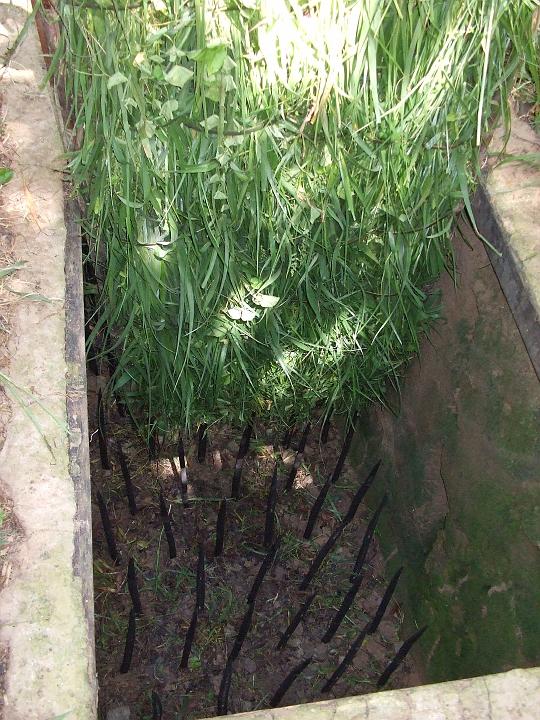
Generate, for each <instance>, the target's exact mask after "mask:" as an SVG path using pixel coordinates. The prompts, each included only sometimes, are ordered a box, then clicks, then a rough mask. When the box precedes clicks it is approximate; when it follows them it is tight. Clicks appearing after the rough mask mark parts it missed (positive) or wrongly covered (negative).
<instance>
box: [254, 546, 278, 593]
mask: <svg viewBox="0 0 540 720" xmlns="http://www.w3.org/2000/svg"><path fill="white" fill-rule="evenodd" d="M279 544H280V538H277V540H275V542H274V544H273V545H272V547H271V548H270V550H269V551H268V552H267V554H266V557H265V558H264V560H263V561H262V563H261V567H260V568H259V572H258V573H257V575H256V577H255V580H254V581H253V585H252V586H251V590H250V591H249V593H248V596H247V602H248V604H250V605H252V604H253V603H254V602H255V598H256V597H257V593H258V592H259V590H260V588H261V585H262V583H263V580H264V578H265V576H266V573H267V572H268V570H269V569H270V566H271V565H272V563H273V562H274V560H275V559H276V555H277V551H278V550H279Z"/></svg>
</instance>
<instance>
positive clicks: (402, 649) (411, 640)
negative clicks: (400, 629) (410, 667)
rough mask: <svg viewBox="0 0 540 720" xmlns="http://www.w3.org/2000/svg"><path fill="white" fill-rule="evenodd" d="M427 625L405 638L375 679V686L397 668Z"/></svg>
mask: <svg viewBox="0 0 540 720" xmlns="http://www.w3.org/2000/svg"><path fill="white" fill-rule="evenodd" d="M426 630H427V625H424V627H422V628H420V630H417V631H416V632H415V633H414V635H411V637H410V638H408V639H407V640H405V642H404V643H403V645H402V646H401V647H400V648H399V650H398V651H397V653H396V656H395V658H394V659H393V660H392V662H390V663H389V664H388V666H387V667H386V669H385V671H384V672H383V674H382V675H381V677H380V678H379V679H378V680H377V687H378V688H382V687H383V686H384V685H386V683H387V682H388V680H389V678H390V675H392V673H393V672H394V671H395V670H397V669H398V667H399V666H400V665H401V663H402V662H403V661H404V660H405V658H406V657H407V655H408V654H409V651H410V649H411V648H412V646H413V645H414V643H415V642H416V641H417V640H419V639H420V638H421V637H422V635H423V634H424V633H425V632H426Z"/></svg>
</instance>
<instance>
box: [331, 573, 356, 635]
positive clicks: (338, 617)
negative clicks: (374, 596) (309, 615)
mask: <svg viewBox="0 0 540 720" xmlns="http://www.w3.org/2000/svg"><path fill="white" fill-rule="evenodd" d="M362 580H363V573H361V574H360V575H358V577H357V578H355V581H354V583H353V584H352V585H351V587H350V588H349V590H348V591H347V592H346V593H345V597H344V598H343V600H342V602H341V605H340V606H339V608H338V610H337V611H336V613H335V615H334V617H333V618H332V620H331V621H330V625H329V626H328V628H327V630H326V632H325V633H324V635H323V636H322V642H323V643H328V642H330V640H331V639H332V638H333V637H334V635H335V634H336V631H337V629H338V628H339V626H340V625H341V622H342V620H343V618H344V617H345V615H346V614H347V613H348V612H349V608H350V607H351V605H352V604H353V602H354V598H355V597H356V593H357V592H358V589H359V588H360V585H361V584H362Z"/></svg>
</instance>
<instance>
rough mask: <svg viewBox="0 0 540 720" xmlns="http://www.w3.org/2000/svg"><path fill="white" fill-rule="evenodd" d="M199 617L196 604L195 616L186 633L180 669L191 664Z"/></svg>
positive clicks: (193, 615) (192, 617) (192, 616)
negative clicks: (192, 647)
mask: <svg viewBox="0 0 540 720" xmlns="http://www.w3.org/2000/svg"><path fill="white" fill-rule="evenodd" d="M198 617H199V608H198V606H197V603H195V607H194V608H193V614H192V615H191V621H190V623H189V627H188V631H187V633H186V639H185V642H184V649H183V651H182V659H181V660H180V667H181V668H182V669H185V668H187V666H188V663H189V656H190V654H191V646H192V645H193V640H194V639H195V630H196V629H197V620H198Z"/></svg>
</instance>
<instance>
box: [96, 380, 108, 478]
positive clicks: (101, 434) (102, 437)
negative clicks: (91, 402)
mask: <svg viewBox="0 0 540 720" xmlns="http://www.w3.org/2000/svg"><path fill="white" fill-rule="evenodd" d="M97 421H98V443H99V455H100V458H101V467H102V468H103V470H110V469H111V463H110V462H109V450H108V448H107V424H106V422H105V410H104V409H103V395H102V393H101V388H100V389H99V391H98V401H97Z"/></svg>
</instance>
